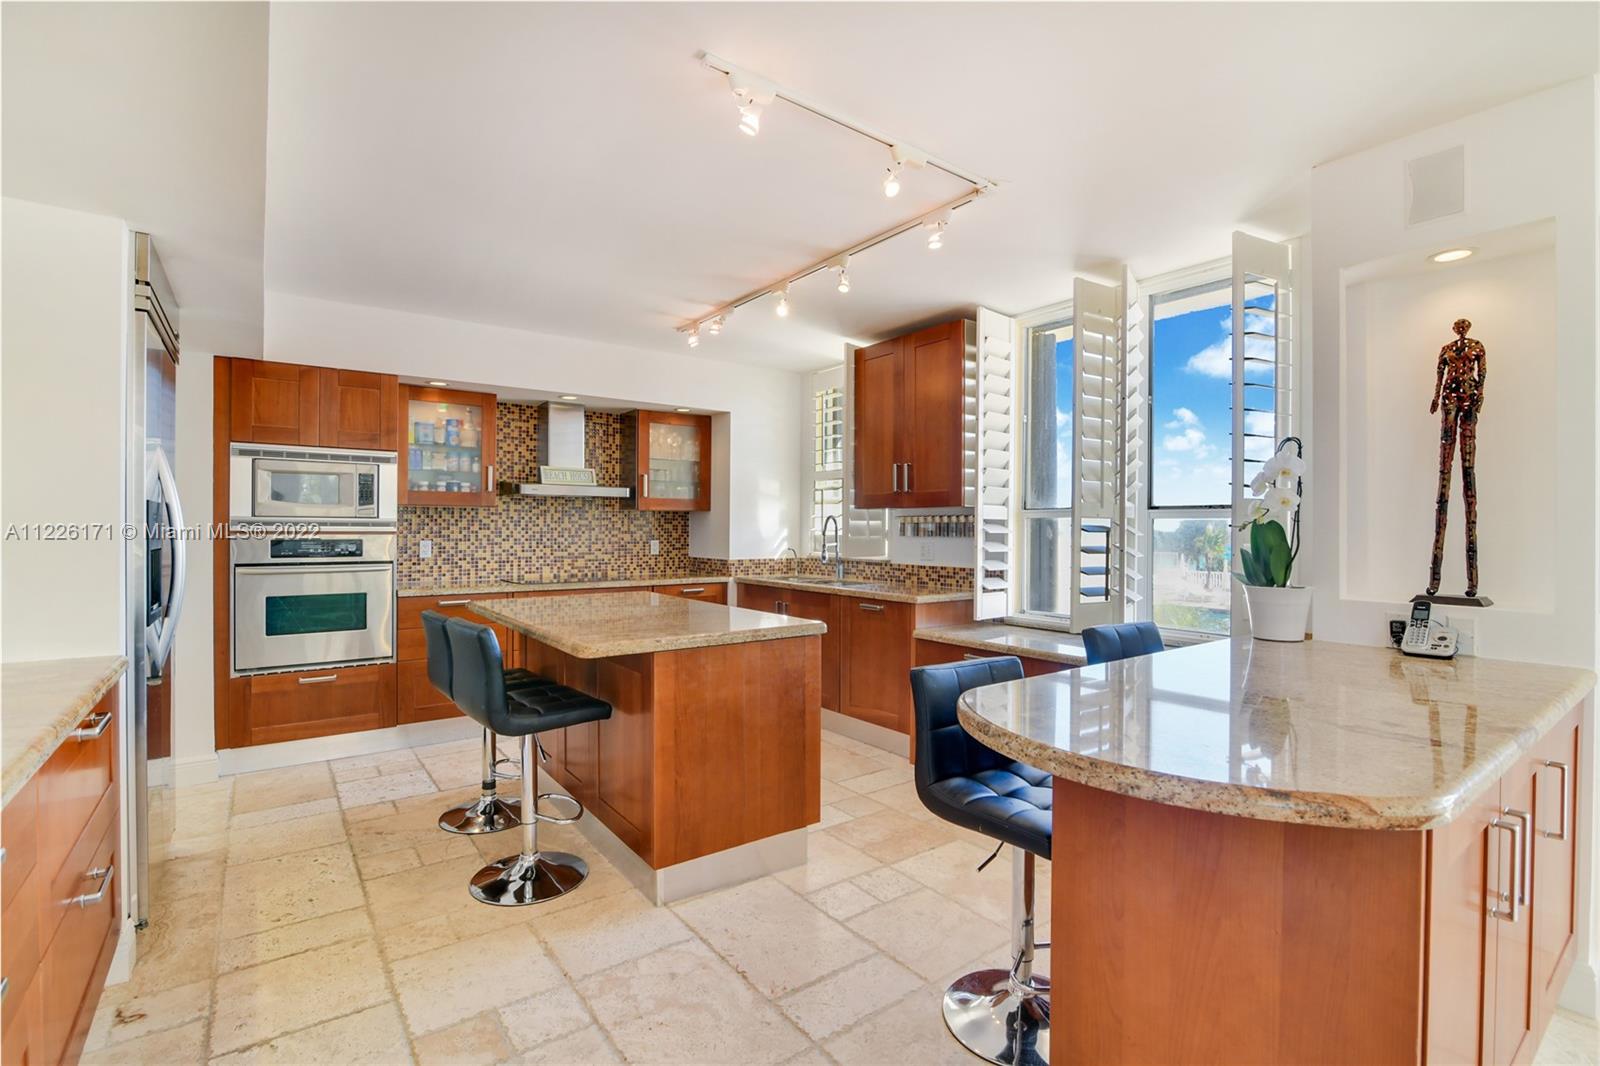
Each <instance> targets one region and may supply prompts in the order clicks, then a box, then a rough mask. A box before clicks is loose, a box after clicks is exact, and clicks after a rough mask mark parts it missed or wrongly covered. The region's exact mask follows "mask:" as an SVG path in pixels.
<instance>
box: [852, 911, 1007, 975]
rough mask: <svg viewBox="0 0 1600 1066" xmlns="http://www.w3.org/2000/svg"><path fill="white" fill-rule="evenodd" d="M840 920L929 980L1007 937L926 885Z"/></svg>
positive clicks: (1002, 929) (1003, 931) (1000, 942)
mask: <svg viewBox="0 0 1600 1066" xmlns="http://www.w3.org/2000/svg"><path fill="white" fill-rule="evenodd" d="M845 924H846V925H847V926H849V927H850V928H851V929H853V930H855V931H856V932H857V933H860V934H861V935H862V936H864V937H866V938H867V939H868V940H870V941H872V942H873V943H874V944H876V945H878V947H880V948H882V949H883V951H884V952H885V953H886V954H888V955H889V956H891V957H892V958H894V959H895V960H896V961H898V962H900V963H902V964H903V965H905V966H908V967H910V968H911V969H912V970H914V971H916V972H917V973H918V974H920V975H922V977H924V978H926V979H928V980H932V979H933V978H935V977H938V976H939V975H941V974H943V973H944V972H945V970H947V969H949V968H950V967H951V966H954V965H956V964H958V963H960V962H963V961H965V960H966V959H970V958H972V957H973V956H975V955H978V954H980V953H982V952H983V951H985V950H986V949H987V948H988V947H990V946H992V945H999V944H1002V943H1005V942H1006V941H1007V940H1008V934H1007V932H1006V930H1005V929H1004V928H1002V927H1001V926H999V925H996V924H995V923H993V922H990V921H987V920H985V919H983V918H980V917H978V916H977V915H976V914H974V913H972V912H971V911H969V910H967V909H966V908H965V907H962V906H960V905H959V904H957V903H955V902H954V901H952V900H948V899H945V898H944V897H943V896H941V895H939V894H938V893H937V892H934V891H932V890H931V889H926V888H923V889H919V890H917V891H916V892H912V893H910V894H909V895H905V896H901V897H900V898H899V899H895V900H890V901H889V902H888V903H880V904H879V905H878V906H876V907H874V908H872V909H871V910H869V911H865V912H863V913H861V914H858V915H856V916H855V917H854V918H851V919H850V920H849V921H848V922H846V923H845Z"/></svg>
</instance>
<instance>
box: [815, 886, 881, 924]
mask: <svg viewBox="0 0 1600 1066" xmlns="http://www.w3.org/2000/svg"><path fill="white" fill-rule="evenodd" d="M806 899H807V900H809V901H810V902H811V905H812V906H814V907H817V908H819V909H820V910H821V911H822V912H823V913H824V914H826V915H828V917H830V918H834V919H837V920H838V921H843V920H844V919H846V918H851V917H854V916H855V915H857V914H860V913H861V912H862V911H864V910H866V909H867V908H868V907H876V906H877V905H878V904H879V903H880V902H881V901H880V900H879V899H878V898H877V897H876V896H874V895H872V894H871V893H868V892H866V891H865V890H863V889H861V888H858V887H857V886H856V885H855V884H854V882H851V881H840V882H838V883H836V884H832V885H829V886H828V887H827V888H819V889H817V891H815V892H812V893H810V894H809V895H807V896H806Z"/></svg>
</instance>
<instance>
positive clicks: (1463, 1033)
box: [1425, 784, 1511, 1063]
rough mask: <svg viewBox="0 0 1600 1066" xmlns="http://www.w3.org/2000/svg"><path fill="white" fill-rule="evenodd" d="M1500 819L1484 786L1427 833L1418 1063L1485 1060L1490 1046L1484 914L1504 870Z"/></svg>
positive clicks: (1495, 921) (1491, 924)
mask: <svg viewBox="0 0 1600 1066" xmlns="http://www.w3.org/2000/svg"><path fill="white" fill-rule="evenodd" d="M1499 815H1500V787H1499V785H1498V784H1496V785H1491V786H1490V787H1489V788H1488V789H1486V790H1485V791H1484V793H1483V795H1481V796H1479V797H1478V798H1477V799H1475V800H1473V801H1472V804H1471V806H1469V807H1468V808H1467V809H1466V810H1464V811H1462V812H1461V813H1460V814H1459V815H1457V816H1456V818H1455V819H1454V820H1453V821H1451V822H1450V823H1448V824H1447V825H1445V826H1443V827H1441V828H1439V829H1434V830H1430V831H1429V833H1428V848H1427V855H1428V923H1429V934H1428V959H1427V974H1428V987H1427V1018H1428V1032H1427V1043H1426V1049H1425V1050H1426V1056H1425V1058H1426V1061H1428V1062H1433V1063H1456V1062H1486V1061H1489V1060H1488V1058H1487V1055H1488V1052H1489V1049H1490V1048H1491V1047H1492V1046H1493V1041H1494V1016H1493V1015H1494V995H1495V982H1494V978H1493V977H1492V976H1491V975H1492V974H1493V973H1494V966H1495V947H1496V943H1497V941H1496V936H1497V933H1498V931H1499V927H1500V925H1501V924H1502V922H1501V919H1499V918H1496V917H1493V916H1492V915H1491V914H1490V910H1491V908H1493V907H1494V906H1495V900H1496V899H1497V894H1498V892H1499V891H1500V889H1501V888H1502V887H1506V888H1509V887H1510V884H1511V881H1510V870H1509V867H1507V868H1506V869H1505V870H1502V869H1501V868H1500V860H1501V859H1502V858H1503V857H1505V856H1506V855H1508V854H1509V852H1510V839H1509V834H1507V833H1506V832H1504V831H1502V830H1499V829H1493V828H1491V827H1490V823H1491V822H1493V821H1494V820H1495V819H1496V818H1498V817H1499Z"/></svg>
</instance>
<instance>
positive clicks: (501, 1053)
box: [416, 1010, 512, 1066]
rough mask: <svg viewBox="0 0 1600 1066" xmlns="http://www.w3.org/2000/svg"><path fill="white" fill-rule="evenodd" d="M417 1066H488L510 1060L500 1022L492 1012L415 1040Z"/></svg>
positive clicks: (475, 1015) (509, 1046) (475, 1016)
mask: <svg viewBox="0 0 1600 1066" xmlns="http://www.w3.org/2000/svg"><path fill="white" fill-rule="evenodd" d="M416 1048H417V1063H418V1066H480V1064H481V1066H491V1064H493V1063H497V1062H505V1061H507V1060H508V1059H510V1058H511V1055H512V1048H511V1042H510V1041H509V1040H507V1039H506V1034H505V1030H504V1029H502V1028H501V1026H500V1019H499V1017H498V1016H497V1015H496V1014H495V1012H494V1011H492V1010H486V1011H483V1012H481V1013H479V1014H474V1015H473V1016H472V1017H470V1018H467V1019H464V1020H463V1021H459V1022H456V1023H455V1024H454V1025H451V1026H447V1027H446V1028H444V1029H440V1030H438V1031H437V1032H432V1033H428V1034H427V1035H425V1036H419V1037H417V1041H416Z"/></svg>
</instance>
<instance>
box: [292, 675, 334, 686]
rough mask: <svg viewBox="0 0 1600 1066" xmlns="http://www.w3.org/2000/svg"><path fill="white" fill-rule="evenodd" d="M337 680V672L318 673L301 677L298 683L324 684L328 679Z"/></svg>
mask: <svg viewBox="0 0 1600 1066" xmlns="http://www.w3.org/2000/svg"><path fill="white" fill-rule="evenodd" d="M337 680H339V675H338V674H318V675H317V676H315V677H302V678H301V679H300V683H301V684H302V685H326V684H327V683H328V682H330V681H337Z"/></svg>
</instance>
